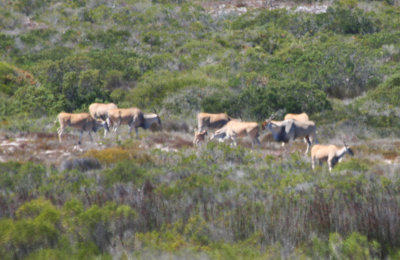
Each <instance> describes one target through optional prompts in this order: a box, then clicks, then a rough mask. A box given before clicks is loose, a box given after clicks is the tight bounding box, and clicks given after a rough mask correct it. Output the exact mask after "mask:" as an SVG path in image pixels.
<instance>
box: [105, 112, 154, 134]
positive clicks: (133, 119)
mask: <svg viewBox="0 0 400 260" xmlns="http://www.w3.org/2000/svg"><path fill="white" fill-rule="evenodd" d="M107 123H108V125H110V126H114V132H117V131H118V129H119V127H120V126H121V124H125V125H128V126H129V135H130V134H131V133H132V130H133V128H135V132H136V138H139V130H138V128H139V127H142V128H143V129H148V128H150V127H151V125H153V124H158V125H160V126H161V120H160V117H159V116H158V115H157V114H154V113H150V114H143V112H142V111H141V110H140V109H139V108H136V107H132V108H117V109H111V110H109V111H108V122H107Z"/></svg>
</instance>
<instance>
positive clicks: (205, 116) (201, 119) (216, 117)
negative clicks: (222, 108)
mask: <svg viewBox="0 0 400 260" xmlns="http://www.w3.org/2000/svg"><path fill="white" fill-rule="evenodd" d="M229 121H231V118H230V117H229V116H228V115H227V114H225V113H220V114H210V113H203V112H202V113H198V114H197V127H198V129H199V132H201V131H203V130H204V129H205V128H213V129H215V128H221V127H223V126H224V125H226V123H228V122H229Z"/></svg>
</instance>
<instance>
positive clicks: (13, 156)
mask: <svg viewBox="0 0 400 260" xmlns="http://www.w3.org/2000/svg"><path fill="white" fill-rule="evenodd" d="M125 130H126V129H125ZM139 133H140V135H141V138H140V140H139V141H138V142H139V147H140V148H141V149H143V150H148V149H160V150H162V151H168V152H177V151H179V150H180V149H198V148H196V147H193V145H192V134H191V133H190V132H176V131H171V132H167V131H155V132H150V131H144V130H139ZM93 138H94V142H91V141H90V139H89V136H88V135H87V134H86V133H85V134H84V135H83V139H82V144H81V145H78V144H77V143H78V139H79V133H77V132H73V131H72V132H70V133H68V134H66V135H64V136H63V142H62V143H61V144H60V143H59V142H58V137H57V134H56V133H10V132H1V131H0V162H6V161H22V162H27V161H32V162H37V163H43V164H46V165H59V164H60V163H61V162H63V161H65V160H68V159H72V158H79V157H82V156H83V155H84V154H85V153H86V152H87V151H88V150H91V149H94V150H101V149H105V148H109V147H115V146H118V143H121V142H122V143H123V142H126V141H127V139H129V138H134V136H133V137H129V135H128V133H127V130H126V131H124V132H122V133H121V135H120V137H119V139H118V140H119V141H117V136H116V134H115V133H111V134H110V135H109V136H107V137H106V138H104V137H103V135H102V133H98V134H93ZM259 139H260V140H261V143H262V145H261V148H258V147H253V148H252V149H259V150H260V151H261V152H262V153H264V154H265V155H267V154H269V155H273V156H276V157H282V156H286V155H287V152H286V150H285V149H286V148H282V147H281V145H280V144H279V143H276V142H274V141H273V140H272V138H271V136H270V135H269V134H266V133H263V134H262V135H261V136H260V138H259ZM136 144H137V143H136ZM238 144H239V145H241V146H244V147H247V148H251V141H250V139H249V138H242V139H239V140H238ZM339 145H340V144H339ZM350 145H351V146H352V149H353V150H354V152H355V156H356V157H359V158H365V159H368V160H371V161H380V162H382V163H383V164H389V165H399V164H400V140H398V139H374V140H370V141H363V140H355V141H352V142H351V143H350ZM305 149H306V145H305V143H304V142H303V140H296V141H295V142H294V143H293V145H292V146H291V148H290V152H294V151H301V152H304V151H305ZM308 156H309V155H308ZM308 156H307V157H308Z"/></svg>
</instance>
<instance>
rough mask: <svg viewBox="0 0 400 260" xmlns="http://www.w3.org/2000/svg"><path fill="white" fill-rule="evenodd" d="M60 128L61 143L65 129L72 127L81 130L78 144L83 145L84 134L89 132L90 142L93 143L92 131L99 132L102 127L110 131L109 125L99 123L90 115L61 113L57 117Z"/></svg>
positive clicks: (58, 130)
mask: <svg viewBox="0 0 400 260" xmlns="http://www.w3.org/2000/svg"><path fill="white" fill-rule="evenodd" d="M57 118H58V122H59V123H60V127H59V128H58V129H57V133H58V140H59V142H60V143H61V136H62V134H63V133H64V130H65V128H67V127H68V126H69V127H72V128H75V129H78V130H80V132H81V134H80V137H79V142H78V144H81V141H82V135H83V132H85V131H86V132H88V134H89V136H90V140H91V141H92V142H93V137H92V134H91V131H93V132H97V130H98V129H99V128H100V127H104V128H105V129H106V130H108V125H107V123H106V122H104V121H99V120H96V119H94V118H92V117H91V116H90V114H89V113H78V114H71V113H65V112H61V113H59V114H58V116H57Z"/></svg>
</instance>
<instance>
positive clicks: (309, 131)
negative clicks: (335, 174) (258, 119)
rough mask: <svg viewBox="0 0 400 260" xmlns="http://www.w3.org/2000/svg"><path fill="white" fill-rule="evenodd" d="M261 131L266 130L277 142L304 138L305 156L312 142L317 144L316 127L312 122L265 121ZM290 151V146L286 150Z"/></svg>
mask: <svg viewBox="0 0 400 260" xmlns="http://www.w3.org/2000/svg"><path fill="white" fill-rule="evenodd" d="M262 129H263V130H264V129H268V130H269V131H271V133H272V137H273V138H274V140H275V141H277V142H284V143H289V145H290V144H291V143H290V142H292V141H293V140H295V139H296V138H305V140H306V142H307V149H306V152H305V154H307V153H308V151H309V150H310V146H311V144H312V143H314V142H318V140H317V136H316V127H315V123H314V122H313V121H304V122H303V121H296V120H294V119H288V120H283V121H273V120H271V118H270V119H267V120H265V121H264V122H263V124H262ZM288 149H289V150H290V146H289V148H288Z"/></svg>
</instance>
